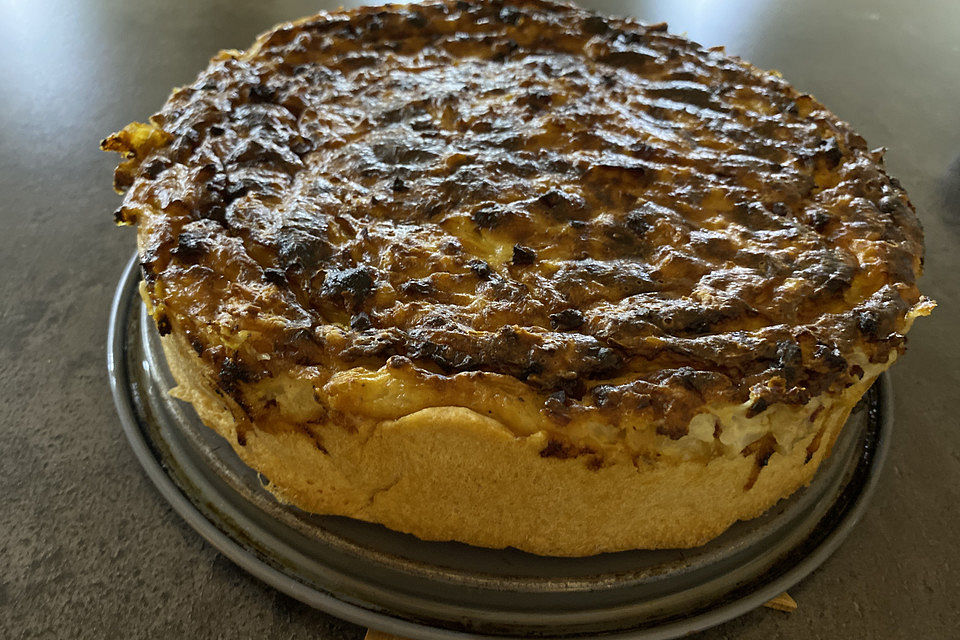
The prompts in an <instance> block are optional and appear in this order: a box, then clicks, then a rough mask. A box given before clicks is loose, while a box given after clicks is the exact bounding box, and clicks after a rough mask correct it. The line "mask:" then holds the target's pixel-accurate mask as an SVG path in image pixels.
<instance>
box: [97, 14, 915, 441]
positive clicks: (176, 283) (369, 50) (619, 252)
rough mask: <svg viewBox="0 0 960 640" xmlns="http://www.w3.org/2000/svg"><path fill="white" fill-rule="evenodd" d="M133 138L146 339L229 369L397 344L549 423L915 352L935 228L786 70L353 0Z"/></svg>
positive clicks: (205, 80)
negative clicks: (930, 230)
mask: <svg viewBox="0 0 960 640" xmlns="http://www.w3.org/2000/svg"><path fill="white" fill-rule="evenodd" d="M151 122H152V124H151V125H142V124H136V123H135V124H133V125H130V126H129V127H127V128H126V129H125V130H124V131H122V132H120V133H118V134H115V135H114V136H111V137H110V138H108V139H107V140H106V141H104V147H105V148H107V149H111V150H117V151H120V152H122V153H125V154H126V158H127V159H126V160H125V161H124V162H122V163H121V164H120V166H119V167H118V169H117V173H116V187H117V188H118V189H129V190H128V193H127V196H126V199H125V201H124V204H123V206H122V207H121V208H120V209H119V211H118V213H117V215H118V220H119V221H121V222H124V223H133V222H135V221H137V220H139V223H140V258H141V263H142V266H143V272H144V275H145V277H146V280H147V283H148V285H149V286H148V290H149V293H150V296H151V298H152V302H153V304H154V306H155V314H154V315H155V318H156V320H157V322H158V325H159V327H160V330H161V332H165V331H168V330H170V327H171V325H172V326H173V327H175V328H176V329H177V330H179V331H182V332H184V333H185V334H186V336H187V337H188V339H189V340H190V341H191V342H192V344H193V345H194V348H195V349H196V351H197V352H198V353H199V354H201V356H202V357H203V358H204V359H205V360H207V362H209V363H210V364H211V365H212V366H213V367H214V370H216V371H219V372H220V379H219V384H220V387H221V389H222V390H223V391H225V392H226V393H234V392H235V389H236V387H237V386H238V384H240V383H245V382H249V381H253V380H259V379H263V378H265V377H267V376H272V375H276V374H278V373H280V372H290V371H292V370H294V369H298V368H299V369H301V370H302V369H303V368H304V367H306V368H309V369H310V371H312V372H313V375H317V376H320V377H321V378H322V377H324V376H329V375H332V374H333V373H335V372H337V371H342V370H345V369H349V368H353V367H358V366H359V367H370V368H378V367H380V366H382V365H383V364H384V363H385V362H387V361H388V359H390V358H391V357H394V359H393V360H392V361H391V362H392V363H393V364H394V365H399V364H402V365H404V366H413V367H415V368H419V369H422V370H427V371H430V372H432V373H433V374H439V375H441V376H443V375H450V374H453V373H455V372H463V371H481V372H492V373H499V374H505V375H508V376H512V377H514V378H516V379H518V380H520V381H523V382H524V383H525V384H526V385H529V388H531V389H532V390H535V391H536V392H538V393H539V394H540V397H541V398H543V399H544V400H545V403H546V407H547V409H548V410H550V411H552V412H553V413H554V414H555V415H556V416H557V420H562V419H563V418H564V416H565V415H569V412H571V411H585V410H590V411H600V412H611V413H612V412H615V411H622V410H625V409H626V410H631V411H640V412H643V411H650V412H651V415H657V416H660V418H659V419H660V423H659V424H660V426H659V429H660V432H661V433H665V434H667V435H670V436H672V437H680V436H682V435H683V434H684V433H685V431H686V424H687V422H688V421H689V419H690V417H691V415H692V411H693V410H694V409H695V408H696V407H697V406H700V405H702V404H704V403H705V402H716V401H726V400H729V401H731V402H745V401H747V400H749V399H752V400H753V405H752V411H753V412H754V413H757V412H760V411H763V410H764V409H765V408H766V407H768V406H769V405H770V404H772V403H774V402H783V403H793V404H797V403H805V402H807V401H808V400H809V398H810V397H812V396H813V395H816V394H819V393H821V392H823V391H826V390H829V389H831V387H835V386H838V385H842V384H843V381H845V380H848V379H849V375H850V374H851V372H853V373H856V372H855V371H852V369H853V370H855V369H856V366H855V365H852V364H851V363H850V362H849V361H848V358H849V356H850V355H851V354H853V353H854V352H857V351H862V352H864V353H865V354H866V355H867V356H868V357H869V358H870V359H871V361H873V362H881V361H885V360H886V359H887V357H888V356H889V354H890V352H891V350H899V349H902V345H903V343H904V337H903V335H902V334H903V333H904V332H905V331H906V326H905V316H907V314H908V313H909V311H910V310H911V308H915V307H916V306H917V305H918V304H919V305H922V304H923V299H922V297H921V296H920V293H919V291H918V289H917V287H916V278H917V276H918V274H919V272H920V270H921V257H922V251H923V244H922V243H923V239H922V231H921V228H920V225H919V223H918V221H917V218H916V215H915V212H914V210H913V207H912V205H911V204H910V202H909V201H908V200H907V197H906V194H905V193H904V191H903V189H902V188H901V187H900V185H899V183H898V182H897V181H896V180H895V179H892V178H890V177H888V176H887V175H886V173H885V172H884V170H883V169H882V152H881V151H873V152H871V151H869V150H868V149H867V146H866V143H865V142H864V140H863V139H862V138H861V137H860V136H858V135H857V134H856V133H854V132H853V131H851V129H850V127H849V126H848V125H847V124H845V123H843V122H841V121H840V120H838V119H837V118H836V116H834V115H833V114H832V113H830V112H829V111H827V110H826V109H825V108H824V107H823V106H822V105H821V104H820V103H818V102H817V101H816V100H814V99H813V98H812V97H810V96H809V95H804V94H801V93H798V92H797V91H796V90H794V89H793V88H792V87H790V86H789V85H788V84H787V83H785V82H784V81H783V80H782V79H780V77H779V76H778V75H777V74H775V73H766V72H762V71H760V70H758V69H756V68H754V67H753V66H751V65H749V64H747V63H745V62H743V61H741V60H738V59H736V58H731V57H729V56H727V55H725V54H724V53H723V52H722V50H720V49H704V48H702V47H701V46H700V45H698V44H696V43H694V42H691V41H689V40H686V39H684V38H681V37H677V36H673V35H669V34H667V33H666V32H665V25H653V26H643V25H641V24H638V23H636V22H634V21H631V20H624V19H616V18H606V17H602V16H599V15H596V14H593V13H590V12H587V11H583V10H581V9H578V8H574V7H572V6H567V5H561V4H554V3H550V2H544V1H540V0H518V1H516V2H453V1H446V2H433V3H429V4H424V5H413V6H396V5H391V6H385V7H366V8H361V9H356V10H352V11H342V12H337V13H331V14H326V13H324V14H320V15H317V16H314V17H312V18H309V19H306V20H302V21H299V22H296V23H290V24H284V25H280V26H279V27H277V28H276V29H274V30H273V31H270V32H269V33H267V34H265V35H263V36H262V37H261V38H260V39H259V40H258V41H257V43H256V44H255V45H254V47H253V48H252V49H251V50H249V51H247V52H245V53H239V52H222V53H220V54H219V55H218V56H217V57H215V58H214V59H213V60H212V62H211V64H210V66H209V67H208V68H207V69H206V70H205V71H204V72H203V73H201V74H200V76H199V77H198V78H197V80H196V81H195V82H194V83H193V84H192V85H190V86H189V87H185V88H181V89H178V90H176V91H175V92H174V93H173V94H172V96H171V97H170V99H169V100H168V102H167V104H166V105H164V107H163V109H162V110H161V111H160V112H159V113H158V114H156V115H155V116H153V117H152V118H151Z"/></svg>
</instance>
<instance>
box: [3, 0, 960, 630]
mask: <svg viewBox="0 0 960 640" xmlns="http://www.w3.org/2000/svg"><path fill="white" fill-rule="evenodd" d="M335 4H336V3H335V2H327V1H325V0H320V2H317V1H316V0H314V1H313V2H306V1H300V0H285V1H283V2H272V3H261V2H253V1H249V2H248V1H243V2H239V1H231V2H227V1H206V2H203V1H195V0H176V1H174V2H146V1H143V0H136V1H131V0H102V1H99V2H98V1H95V0H85V1H75V2H70V1H68V0H62V1H59V2H50V1H48V2H40V1H30V0H0V300H2V301H3V302H2V304H0V479H2V482H3V492H2V494H0V637H2V638H38V637H44V638H48V637H49V638H66V637H77V638H104V637H110V638H174V637H184V638H221V637H222V638H226V637H231V638H263V639H267V638H293V637H311V638H360V637H361V636H362V633H363V632H362V629H360V628H359V627H356V626H354V625H351V624H349V623H346V622H342V621H339V620H337V619H334V618H332V617H330V616H328V615H326V614H324V613H320V612H318V611H313V610H311V609H309V608H308V607H306V606H304V605H302V604H300V603H299V602H297V601H295V600H292V599H291V598H288V597H287V596H284V595H282V594H280V593H278V592H276V591H274V590H272V589H271V588H269V587H267V586H265V585H263V584H261V583H259V582H257V581H256V580H255V579H253V578H251V577H249V576H247V575H246V574H244V573H243V572H242V571H241V570H240V569H238V568H237V567H235V566H234V565H233V564H232V563H231V562H230V561H229V560H227V559H225V558H224V557H222V556H221V555H219V554H218V553H217V552H216V551H215V550H214V549H213V548H211V547H210V546H208V545H207V544H206V543H205V542H204V541H203V540H202V539H201V538H200V537H199V536H198V535H197V534H195V533H194V532H193V531H192V530H191V529H190V528H188V527H187V525H185V524H184V523H183V522H182V521H181V520H180V518H179V517H178V516H177V515H176V514H175V513H174V512H173V511H172V510H171V508H170V507H169V506H167V504H166V503H165V502H164V500H163V499H162V498H161V497H160V495H159V494H158V493H157V492H156V491H155V490H154V488H153V486H152V485H151V484H150V483H149V481H148V480H147V478H146V477H145V476H144V474H143V473H142V472H141V469H140V466H139V465H138V463H137V461H136V460H135V458H134V456H133V454H132V452H131V451H130V448H129V447H128V446H127V443H126V441H125V440H124V437H123V435H122V433H121V430H120V424H119V421H118V419H117V417H116V414H115V412H114V408H113V404H112V401H111V399H110V394H109V390H108V386H107V375H106V370H105V366H104V350H105V338H106V329H107V312H108V306H109V302H110V297H111V295H112V293H113V289H114V287H115V286H116V282H117V279H118V277H119V276H120V272H121V269H122V267H123V264H124V263H125V262H126V260H127V259H128V258H129V257H130V254H131V253H132V251H133V247H134V236H133V232H132V231H131V230H130V229H117V228H115V227H114V226H113V222H112V217H111V213H112V211H113V210H114V209H115V208H116V206H117V205H118V202H119V198H118V197H117V196H116V195H115V194H114V193H113V191H112V190H111V188H110V180H111V171H112V168H113V165H114V162H115V158H114V157H111V156H107V155H106V154H103V153H101V152H100V151H98V149H97V143H98V142H99V140H100V139H101V138H102V137H104V135H106V134H107V133H110V132H111V131H114V130H116V129H119V128H120V127H122V126H123V125H125V124H126V123H127V122H129V121H131V120H137V119H139V120H143V119H144V118H146V117H147V116H148V115H149V114H151V113H153V112H154V111H155V110H156V109H157V108H158V107H159V106H160V105H161V104H162V103H163V101H164V100H165V98H166V96H167V93H168V91H169V90H170V88H171V87H173V86H175V85H179V84H184V83H187V82H188V81H190V80H192V78H193V77H194V75H195V74H196V73H197V72H198V71H199V70H200V69H201V68H203V67H204V66H205V64H206V61H207V59H208V58H209V57H210V56H211V55H212V54H213V53H214V52H215V51H216V50H218V49H221V48H245V47H246V46H247V45H248V44H249V43H250V42H251V41H252V39H253V37H254V36H255V35H256V34H257V33H258V32H259V31H262V30H264V29H266V28H267V27H269V26H271V25H272V24H274V23H276V22H280V21H283V20H287V19H292V18H296V17H299V16H301V15H306V14H309V13H313V12H314V11H315V10H317V9H319V8H322V7H324V6H330V7H332V6H334V5H335ZM351 4H352V3H351ZM586 4H589V5H591V6H596V7H598V8H601V9H602V10H604V11H607V12H611V13H619V14H631V15H635V16H639V17H640V18H642V19H644V20H647V21H651V22H657V21H661V20H666V21H668V22H669V23H670V26H671V30H672V31H675V32H686V33H687V34H688V35H689V36H690V37H692V38H693V39H695V40H697V41H699V42H701V43H703V44H707V45H718V44H723V45H726V47H727V49H728V51H730V52H732V53H734V54H737V55H740V56H742V57H744V58H746V59H748V60H750V61H752V62H753V63H755V64H757V65H759V66H761V67H763V68H773V69H778V70H780V71H781V72H782V73H783V74H784V76H785V77H786V78H787V79H788V80H790V81H791V82H792V83H793V84H794V85H796V86H797V87H799V88H801V89H802V90H806V91H809V92H811V93H813V94H814V95H815V96H817V97H818V98H819V99H820V100H822V101H823V102H824V103H826V104H827V105H828V106H829V107H831V108H832V109H833V110H834V111H835V112H836V113H837V114H839V115H840V116H841V117H842V118H844V119H846V120H848V121H849V122H851V123H852V124H853V125H854V127H855V128H856V129H857V130H859V132H860V133H862V134H863V135H864V136H865V137H866V139H867V140H868V141H869V142H870V144H871V145H874V146H885V147H887V148H888V149H889V152H888V154H887V164H888V167H889V168H890V170H891V173H892V174H894V175H896V176H898V177H900V179H901V180H902V182H903V184H904V185H905V186H906V188H907V189H908V191H909V193H910V195H911V197H912V199H913V201H914V203H915V204H916V206H917V209H918V210H919V212H920V217H921V219H922V220H923V223H924V225H925V227H926V230H927V272H926V275H925V276H924V279H923V285H922V286H923V289H924V291H925V292H926V293H927V294H928V295H930V296H931V297H933V298H935V299H936V300H937V301H938V302H939V304H940V307H939V308H938V309H937V310H936V312H935V313H934V315H933V316H932V317H931V318H929V319H924V320H922V321H919V322H918V323H917V326H916V327H915V329H914V331H913V332H912V333H911V335H910V346H909V351H908V353H907V355H906V357H905V358H903V360H902V361H901V362H899V363H898V364H897V365H896V366H895V367H894V369H893V371H892V381H893V385H894V390H895V393H896V426H895V433H894V435H893V446H892V450H891V454H890V457H889V459H888V463H887V466H886V467H885V469H884V471H883V474H882V478H881V480H880V484H879V488H878V490H877V493H876V495H875V497H874V499H873V503H872V505H871V506H870V508H869V510H868V512H867V514H866V515H865V517H864V518H863V520H862V521H861V523H860V525H859V526H858V527H857V528H856V530H855V531H854V532H853V534H852V535H851V536H850V538H849V539H848V540H847V542H846V543H845V544H844V545H843V546H842V547H841V548H840V550H839V551H838V552H837V553H836V555H835V556H834V557H833V558H831V559H830V560H829V561H828V562H827V563H826V564H825V565H824V566H823V567H822V568H821V569H820V570H818V571H817V572H816V573H814V574H813V575H812V576H810V577H809V578H808V579H806V580H805V581H804V582H803V583H801V584H800V585H798V586H797V587H796V588H795V589H793V590H792V592H791V593H792V595H793V596H794V597H795V598H796V600H797V601H798V602H799V604H800V608H799V610H797V611H796V612H794V613H791V614H785V613H781V612H776V611H771V610H766V609H761V610H757V611H754V612H752V613H750V614H748V615H745V616H743V617H742V618H739V619H737V620H734V621H732V622H729V623H727V624H724V625H722V626H720V627H717V628H715V629H713V630H711V631H708V632H706V633H704V634H703V635H702V636H701V637H702V638H709V639H713V638H728V637H736V638H771V637H782V638H947V637H953V638H955V637H958V636H957V634H958V633H960V631H958V626H960V597H958V593H960V546H958V545H957V539H958V536H957V533H956V529H957V528H958V526H960V509H958V503H960V429H958V426H960V425H958V422H960V418H958V413H957V411H958V402H957V400H958V395H960V394H958V387H960V375H958V371H960V369H958V367H957V361H958V358H960V338H958V333H957V327H958V323H957V313H958V310H960V306H958V293H960V288H958V286H957V274H958V271H960V258H958V253H957V251H956V247H957V245H958V239H960V3H957V2H948V1H944V2H939V3H938V2H916V3H913V2H901V1H899V0H883V1H875V2H869V1H865V0H856V1H850V0H810V1H806V2H791V1H789V0H783V1H781V2H765V1H762V0H736V1H733V0H731V1H728V2H720V1H709V0H704V1H699V2H693V1H691V2H671V1H668V0H661V1H654V0H650V1H648V2H643V1H640V0H636V1H631V0H606V1H602V2H588V3H586Z"/></svg>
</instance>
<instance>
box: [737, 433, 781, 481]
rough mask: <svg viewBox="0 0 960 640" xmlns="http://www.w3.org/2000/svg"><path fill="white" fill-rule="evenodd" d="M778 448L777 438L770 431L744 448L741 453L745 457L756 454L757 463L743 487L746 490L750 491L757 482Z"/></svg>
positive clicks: (755, 461)
mask: <svg viewBox="0 0 960 640" xmlns="http://www.w3.org/2000/svg"><path fill="white" fill-rule="evenodd" d="M776 450H777V439H776V438H774V437H773V434H770V433H768V434H767V435H765V436H763V437H762V438H760V439H759V440H757V441H756V442H754V443H752V444H750V445H747V446H746V447H745V448H744V449H743V451H742V452H741V455H743V456H744V457H749V456H754V463H755V466H754V468H753V472H752V473H751V474H750V478H749V479H748V480H747V484H746V485H745V486H744V487H743V490H744V491H749V490H750V489H752V488H753V486H754V485H755V484H756V483H757V479H758V478H759V477H760V471H761V470H762V469H763V468H764V467H765V466H767V463H768V462H770V457H771V456H773V454H774V453H775V452H776Z"/></svg>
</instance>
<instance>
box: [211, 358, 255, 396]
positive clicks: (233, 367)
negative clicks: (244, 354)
mask: <svg viewBox="0 0 960 640" xmlns="http://www.w3.org/2000/svg"><path fill="white" fill-rule="evenodd" d="M253 379H254V376H253V374H252V373H251V371H250V369H248V368H247V367H246V366H245V365H244V364H243V363H241V362H240V361H239V360H237V359H236V358H231V357H228V358H224V359H223V362H222V363H221V364H220V370H219V372H218V373H217V382H218V383H219V385H220V388H221V389H222V390H223V391H224V392H225V393H227V394H228V395H230V396H231V397H233V399H234V400H236V399H237V398H236V396H237V394H238V392H239V390H240V385H241V384H244V383H248V382H252V381H253Z"/></svg>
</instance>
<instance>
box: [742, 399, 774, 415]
mask: <svg viewBox="0 0 960 640" xmlns="http://www.w3.org/2000/svg"><path fill="white" fill-rule="evenodd" d="M769 406H770V402H769V401H768V400H767V399H766V398H757V399H756V400H754V401H753V404H751V405H750V408H749V409H747V417H748V418H753V417H754V416H757V415H759V414H761V413H763V412H764V411H766V410H767V408H768V407H769Z"/></svg>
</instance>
